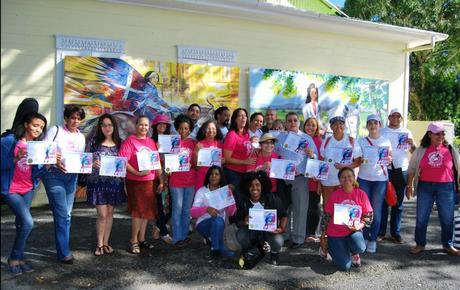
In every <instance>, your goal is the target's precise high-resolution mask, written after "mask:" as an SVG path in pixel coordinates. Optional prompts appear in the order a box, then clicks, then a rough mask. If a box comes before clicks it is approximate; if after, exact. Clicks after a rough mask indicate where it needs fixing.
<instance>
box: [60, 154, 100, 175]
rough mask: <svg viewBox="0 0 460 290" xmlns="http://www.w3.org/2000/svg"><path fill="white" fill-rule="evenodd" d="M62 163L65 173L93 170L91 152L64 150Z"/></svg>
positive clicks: (89, 171) (88, 172) (87, 172)
mask: <svg viewBox="0 0 460 290" xmlns="http://www.w3.org/2000/svg"><path fill="white" fill-rule="evenodd" d="M63 163H64V166H65V170H66V171H67V173H86V174H90V173H92V172H93V153H85V152H65V154H64V159H63Z"/></svg>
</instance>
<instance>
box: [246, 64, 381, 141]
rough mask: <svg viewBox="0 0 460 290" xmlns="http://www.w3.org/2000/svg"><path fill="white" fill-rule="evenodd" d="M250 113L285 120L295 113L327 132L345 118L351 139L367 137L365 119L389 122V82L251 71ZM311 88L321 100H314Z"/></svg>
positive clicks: (272, 71) (271, 71) (274, 70)
mask: <svg viewBox="0 0 460 290" xmlns="http://www.w3.org/2000/svg"><path fill="white" fill-rule="evenodd" d="M249 85H250V88H249V93H250V111H251V112H255V111H262V112H264V111H265V110H266V109H268V108H271V109H275V110H277V112H278V118H280V119H284V117H285V114H286V113H287V112H289V111H295V112H297V113H298V114H299V117H300V118H301V119H302V120H304V119H305V118H306V117H309V116H312V115H314V116H316V117H317V118H318V119H319V120H320V123H321V125H322V126H323V127H324V129H325V130H327V131H330V128H329V125H328V121H329V118H330V117H332V116H335V115H342V116H344V117H345V118H346V121H347V128H348V130H349V132H350V134H351V135H352V136H356V135H364V134H367V130H366V128H365V125H366V117H367V115H368V114H370V113H376V114H378V115H379V116H380V117H381V118H382V120H386V117H387V116H386V114H387V111H388V110H387V109H388V89H389V85H388V81H383V80H373V79H365V78H355V77H347V76H338V75H331V74H313V73H305V72H296V71H284V70H277V69H265V68H252V69H250V71H249ZM312 87H315V88H317V92H318V96H317V97H316V96H314V95H313V96H311V95H310V94H309V92H310V91H311V89H312Z"/></svg>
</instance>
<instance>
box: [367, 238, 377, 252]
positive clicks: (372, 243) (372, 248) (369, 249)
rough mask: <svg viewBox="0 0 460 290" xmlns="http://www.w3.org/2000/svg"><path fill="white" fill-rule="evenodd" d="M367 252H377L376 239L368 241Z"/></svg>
mask: <svg viewBox="0 0 460 290" xmlns="http://www.w3.org/2000/svg"><path fill="white" fill-rule="evenodd" d="M366 252H368V253H370V254H374V253H375V252H377V242H376V241H369V242H368V243H367V247H366Z"/></svg>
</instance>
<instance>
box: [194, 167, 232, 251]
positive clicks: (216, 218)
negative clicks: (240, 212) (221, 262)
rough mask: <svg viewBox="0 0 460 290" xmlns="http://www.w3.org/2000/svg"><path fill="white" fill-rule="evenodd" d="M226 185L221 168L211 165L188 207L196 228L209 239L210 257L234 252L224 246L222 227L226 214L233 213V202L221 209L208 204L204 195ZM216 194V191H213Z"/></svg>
mask: <svg viewBox="0 0 460 290" xmlns="http://www.w3.org/2000/svg"><path fill="white" fill-rule="evenodd" d="M226 185H227V182H226V181H225V176H224V172H223V170H222V168H220V167H219V166H215V165H214V166H211V167H210V168H209V170H208V172H207V173H206V177H205V179H204V184H203V187H201V188H200V189H199V190H198V191H197V192H196V194H195V199H194V200H193V206H192V208H191V209H190V215H191V216H192V217H193V218H196V219H197V221H196V230H197V231H198V232H199V233H200V235H202V236H203V237H204V238H206V239H208V240H209V239H211V252H210V258H211V259H212V258H215V257H217V256H218V255H223V256H225V257H233V256H235V254H234V253H233V252H231V251H229V250H227V249H226V248H225V245H224V229H225V220H226V217H227V216H232V215H234V214H235V211H236V206H235V204H233V205H230V206H228V207H226V208H223V209H220V210H218V209H216V208H214V207H212V206H211V205H210V201H209V198H207V197H206V195H207V194H209V192H212V194H214V191H216V190H218V189H219V188H222V187H224V186H226ZM215 193H216V194H217V193H218V192H215Z"/></svg>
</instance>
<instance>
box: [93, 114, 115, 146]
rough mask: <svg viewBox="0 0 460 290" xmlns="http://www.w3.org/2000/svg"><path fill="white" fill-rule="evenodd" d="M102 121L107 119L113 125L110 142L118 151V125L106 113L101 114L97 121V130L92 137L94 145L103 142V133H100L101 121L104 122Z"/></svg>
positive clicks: (113, 118) (112, 117)
mask: <svg viewBox="0 0 460 290" xmlns="http://www.w3.org/2000/svg"><path fill="white" fill-rule="evenodd" d="M104 119H109V120H110V121H111V122H112V125H113V134H112V140H113V142H114V143H115V145H116V146H117V148H118V149H120V145H121V138H120V134H119V132H118V123H117V120H116V119H115V117H114V116H112V115H111V114H108V113H106V114H103V115H102V116H100V117H99V119H98V120H97V129H96V134H95V135H94V145H95V146H99V145H101V143H102V142H104V140H105V136H104V133H102V121H104Z"/></svg>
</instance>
